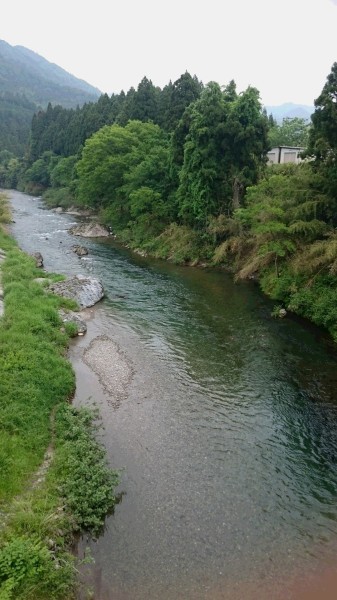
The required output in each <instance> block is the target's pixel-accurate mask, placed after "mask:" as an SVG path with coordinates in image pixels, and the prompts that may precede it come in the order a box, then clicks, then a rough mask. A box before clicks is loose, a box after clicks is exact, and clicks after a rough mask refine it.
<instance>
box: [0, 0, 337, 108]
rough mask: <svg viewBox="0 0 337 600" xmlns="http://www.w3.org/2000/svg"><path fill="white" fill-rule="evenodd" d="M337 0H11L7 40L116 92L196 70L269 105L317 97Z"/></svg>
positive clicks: (330, 57) (333, 49)
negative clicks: (253, 92)
mask: <svg viewBox="0 0 337 600" xmlns="http://www.w3.org/2000/svg"><path fill="white" fill-rule="evenodd" d="M336 32H337V0H204V1H202V2H201V1H200V0H194V1H193V0H165V2H164V1H162V0H110V1H109V0H91V1H90V2H86V1H85V0H54V1H53V2H47V1H46V0H43V1H42V0H9V1H8V2H3V5H2V7H1V20H0V39H3V40H5V41H6V42H8V43H10V44H12V45H16V44H20V45H22V46H26V47H27V48H30V49H31V50H34V51H35V52H38V53H39V54H41V55H42V56H44V57H45V58H46V59H47V60H49V61H51V62H55V63H56V64H58V65H59V66H61V67H63V68H64V69H66V70H67V71H69V72H70V73H72V74H73V75H75V76H76V77H80V78H81V79H85V80H86V81H87V82H88V83H91V84H92V85H94V86H96V87H98V88H99V89H100V90H101V91H103V92H107V93H109V94H111V93H112V92H120V90H121V89H124V90H125V91H127V90H128V89H129V88H130V87H131V86H134V87H137V85H138V83H139V82H140V80H141V79H142V78H143V77H144V75H146V76H147V77H148V78H149V79H151V80H152V82H153V83H154V84H155V85H159V86H160V87H163V86H164V85H165V84H166V83H168V81H169V80H170V79H171V80H172V81H175V80H176V79H177V78H178V77H179V76H180V75H181V74H182V73H184V72H185V71H186V70H187V71H189V72H190V73H191V74H192V75H194V74H196V75H197V76H198V78H199V79H201V80H202V81H203V82H204V83H207V82H208V81H211V80H213V81H217V82H218V83H220V84H221V85H225V84H227V83H228V82H229V81H230V80H231V79H235V81H236V83H237V86H238V90H239V91H242V90H244V89H245V88H246V87H247V86H248V85H253V86H254V87H257V88H258V90H259V91H260V94H261V99H262V102H263V103H264V104H267V105H270V104H281V103H283V102H287V101H290V102H295V103H302V104H312V103H313V100H314V98H316V97H317V96H318V95H319V93H320V91H321V89H322V87H323V85H324V83H325V80H326V77H327V75H328V73H329V72H330V69H331V66H332V64H333V62H335V61H337V34H336Z"/></svg>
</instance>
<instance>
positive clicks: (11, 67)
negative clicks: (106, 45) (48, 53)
mask: <svg viewBox="0 0 337 600" xmlns="http://www.w3.org/2000/svg"><path fill="white" fill-rule="evenodd" d="M0 92H10V93H12V94H13V93H14V94H24V95H25V96H26V98H27V99H28V100H31V101H33V102H35V104H38V105H41V106H42V107H45V106H47V104H48V102H51V103H52V104H61V105H62V106H64V107H66V108H71V107H76V105H77V104H79V105H82V104H84V103H85V102H90V101H93V100H96V99H97V98H98V97H99V96H100V93H101V92H100V91H99V90H98V89H97V88H94V87H93V86H91V85H89V84H88V83H86V82H85V81H82V80H81V79H77V78H76V77H74V76H73V75H70V73H67V71H65V70H64V69H61V67H58V66H57V65H55V64H53V63H50V62H48V61H47V60H46V59H45V58H42V56H39V54H36V53H35V52H32V51H31V50H28V48H24V47H23V46H11V45H10V44H8V43H7V42H4V41H3V40H0Z"/></svg>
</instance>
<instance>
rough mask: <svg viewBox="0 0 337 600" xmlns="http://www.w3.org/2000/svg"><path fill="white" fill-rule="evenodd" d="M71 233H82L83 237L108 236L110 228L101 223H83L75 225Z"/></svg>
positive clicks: (70, 230)
mask: <svg viewBox="0 0 337 600" xmlns="http://www.w3.org/2000/svg"><path fill="white" fill-rule="evenodd" d="M69 233H72V234H73V235H81V236H82V237H108V236H109V235H110V232H109V230H108V229H107V228H106V227H104V226H103V225H100V224H99V223H82V224H81V225H75V227H71V228H70V229H69Z"/></svg>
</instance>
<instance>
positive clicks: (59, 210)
mask: <svg viewBox="0 0 337 600" xmlns="http://www.w3.org/2000/svg"><path fill="white" fill-rule="evenodd" d="M54 212H55V213H57V214H58V215H59V214H61V213H63V208H62V206H58V207H57V208H54Z"/></svg>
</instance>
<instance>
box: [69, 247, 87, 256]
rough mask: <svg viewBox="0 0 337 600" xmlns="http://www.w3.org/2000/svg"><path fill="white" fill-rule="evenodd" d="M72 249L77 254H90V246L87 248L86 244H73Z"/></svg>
mask: <svg viewBox="0 0 337 600" xmlns="http://www.w3.org/2000/svg"><path fill="white" fill-rule="evenodd" d="M71 249H72V251H73V252H75V254H77V256H86V255H87V254H89V250H88V248H86V247H85V246H79V245H78V244H75V245H74V246H72V247H71Z"/></svg>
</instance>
